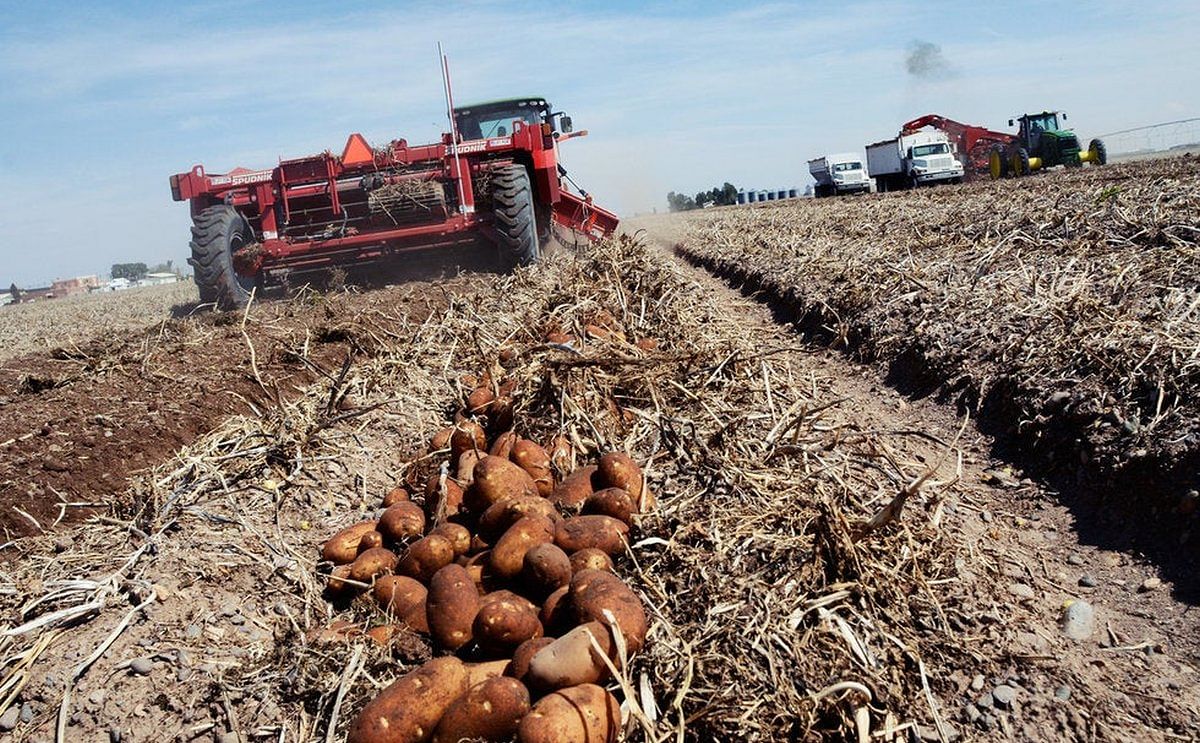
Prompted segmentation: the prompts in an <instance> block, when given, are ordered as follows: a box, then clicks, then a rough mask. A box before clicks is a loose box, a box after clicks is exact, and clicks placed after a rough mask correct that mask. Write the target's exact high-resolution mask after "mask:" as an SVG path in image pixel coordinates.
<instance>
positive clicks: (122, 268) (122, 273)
mask: <svg viewBox="0 0 1200 743" xmlns="http://www.w3.org/2000/svg"><path fill="white" fill-rule="evenodd" d="M149 270H150V269H148V268H146V264H145V263H114V264H113V267H112V270H110V271H109V275H110V276H112V277H113V278H114V279H129V280H130V281H137V280H138V279H140V278H144V277H145V276H146V274H147V273H148V272H149Z"/></svg>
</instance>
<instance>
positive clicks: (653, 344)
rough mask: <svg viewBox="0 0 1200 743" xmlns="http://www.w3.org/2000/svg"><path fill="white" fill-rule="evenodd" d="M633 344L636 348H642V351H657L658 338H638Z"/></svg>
mask: <svg viewBox="0 0 1200 743" xmlns="http://www.w3.org/2000/svg"><path fill="white" fill-rule="evenodd" d="M634 345H635V346H637V347H638V348H640V349H642V350H643V351H657V350H658V339H656V338H639V339H638V340H637V341H636V342H635V343H634Z"/></svg>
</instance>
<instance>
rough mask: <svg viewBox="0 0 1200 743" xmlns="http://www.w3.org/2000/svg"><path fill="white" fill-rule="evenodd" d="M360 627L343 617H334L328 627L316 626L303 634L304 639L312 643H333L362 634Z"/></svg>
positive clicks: (345, 640)
mask: <svg viewBox="0 0 1200 743" xmlns="http://www.w3.org/2000/svg"><path fill="white" fill-rule="evenodd" d="M362 633H363V631H362V627H359V626H358V625H357V624H354V623H353V622H347V621H346V620H345V619H335V620H333V621H332V622H330V623H329V626H328V627H316V628H313V629H311V630H309V631H308V632H307V633H306V634H305V639H306V640H307V641H308V642H309V643H310V644H313V645H334V644H336V643H339V642H347V641H349V640H350V639H351V638H354V637H359V636H360V635H362Z"/></svg>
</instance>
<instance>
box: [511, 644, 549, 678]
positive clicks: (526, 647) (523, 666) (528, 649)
mask: <svg viewBox="0 0 1200 743" xmlns="http://www.w3.org/2000/svg"><path fill="white" fill-rule="evenodd" d="M552 642H554V638H553V637H534V638H533V639H530V640H526V641H525V642H523V643H521V644H520V645H518V646H517V649H516V650H514V651H513V656H512V660H510V661H508V663H507V665H506V667H505V669H504V675H505V676H512V677H513V678H515V679H518V680H521V681H524V680H525V674H527V673H529V661H531V660H532V659H533V656H535V655H537V652H538V651H539V650H541V649H542V648H544V647H546V646H547V645H549V644H550V643H552Z"/></svg>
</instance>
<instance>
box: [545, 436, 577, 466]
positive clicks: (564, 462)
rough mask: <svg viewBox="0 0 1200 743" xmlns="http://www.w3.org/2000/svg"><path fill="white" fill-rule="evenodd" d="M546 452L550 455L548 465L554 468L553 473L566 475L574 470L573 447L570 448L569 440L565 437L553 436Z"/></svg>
mask: <svg viewBox="0 0 1200 743" xmlns="http://www.w3.org/2000/svg"><path fill="white" fill-rule="evenodd" d="M547 451H549V453H550V464H551V465H553V466H554V471H555V472H558V473H559V474H561V475H566V474H567V473H568V472H571V471H573V470H574V469H575V447H573V446H571V440H570V439H568V438H567V437H566V436H563V435H561V434H559V435H558V436H555V437H554V440H553V441H551V442H550V446H549V447H547Z"/></svg>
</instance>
